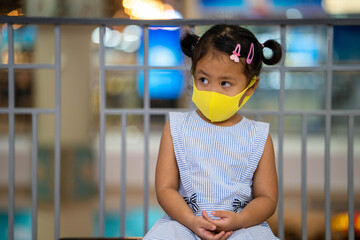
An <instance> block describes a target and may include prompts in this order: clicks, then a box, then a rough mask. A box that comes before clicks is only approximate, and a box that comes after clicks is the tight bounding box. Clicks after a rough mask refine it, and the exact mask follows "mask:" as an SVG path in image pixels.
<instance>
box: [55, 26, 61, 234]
mask: <svg viewBox="0 0 360 240" xmlns="http://www.w3.org/2000/svg"><path fill="white" fill-rule="evenodd" d="M60 37H61V32H60V25H55V85H56V86H55V150H54V151H55V160H54V168H55V169H54V239H55V240H57V239H59V237H60V172H61V142H60V141H61V38H60Z"/></svg>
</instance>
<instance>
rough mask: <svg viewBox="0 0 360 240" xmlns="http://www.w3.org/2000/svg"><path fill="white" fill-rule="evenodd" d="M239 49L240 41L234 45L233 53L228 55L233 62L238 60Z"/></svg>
mask: <svg viewBox="0 0 360 240" xmlns="http://www.w3.org/2000/svg"><path fill="white" fill-rule="evenodd" d="M240 50H241V45H240V43H238V44H237V45H236V47H235V50H234V51H233V54H232V55H231V56H230V60H233V61H234V62H239V57H240Z"/></svg>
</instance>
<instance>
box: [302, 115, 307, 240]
mask: <svg viewBox="0 0 360 240" xmlns="http://www.w3.org/2000/svg"><path fill="white" fill-rule="evenodd" d="M301 123H302V126H301V236H302V239H303V240H307V237H308V236H307V184H306V180H307V169H306V168H307V157H306V154H307V148H306V140H307V115H306V114H303V115H302V118H301Z"/></svg>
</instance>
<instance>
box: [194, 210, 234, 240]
mask: <svg viewBox="0 0 360 240" xmlns="http://www.w3.org/2000/svg"><path fill="white" fill-rule="evenodd" d="M212 215H213V216H214V217H217V218H219V219H215V220H214V219H211V218H210V217H209V215H208V214H207V212H206V211H202V216H201V217H200V216H194V218H193V220H192V222H191V227H190V228H191V230H192V231H193V232H194V233H195V234H196V235H197V236H198V237H200V238H201V239H202V240H225V239H227V238H228V237H230V236H231V234H233V231H234V230H236V229H238V225H239V220H238V219H239V214H237V213H235V212H232V211H213V212H212Z"/></svg>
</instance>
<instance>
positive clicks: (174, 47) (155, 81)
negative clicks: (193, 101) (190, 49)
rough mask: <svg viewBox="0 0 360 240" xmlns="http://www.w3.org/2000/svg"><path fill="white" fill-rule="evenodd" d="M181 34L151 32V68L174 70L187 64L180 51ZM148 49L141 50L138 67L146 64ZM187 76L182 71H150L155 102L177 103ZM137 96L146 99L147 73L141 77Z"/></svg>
mask: <svg viewBox="0 0 360 240" xmlns="http://www.w3.org/2000/svg"><path fill="white" fill-rule="evenodd" d="M180 35H181V30H180V28H178V27H169V26H167V27H154V26H153V27H150V28H149V66H159V67H171V66H180V65H183V64H184V57H183V55H182V52H181V47H180ZM143 49H144V45H143V42H142V44H141V46H140V50H139V54H138V64H139V65H141V64H142V63H143V62H144V50H143ZM184 79H185V78H184V72H183V71H180V70H150V71H149V91H150V98H151V99H177V98H179V97H180V96H181V95H182V94H183V92H184V88H185V81H184ZM137 92H138V94H139V96H141V97H143V96H144V72H143V71H139V72H138V75H137Z"/></svg>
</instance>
